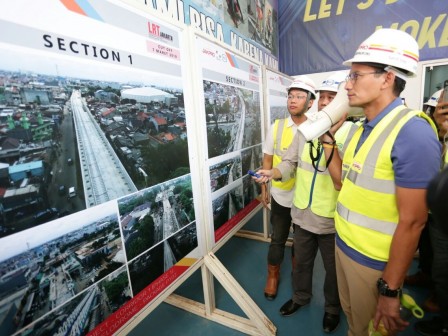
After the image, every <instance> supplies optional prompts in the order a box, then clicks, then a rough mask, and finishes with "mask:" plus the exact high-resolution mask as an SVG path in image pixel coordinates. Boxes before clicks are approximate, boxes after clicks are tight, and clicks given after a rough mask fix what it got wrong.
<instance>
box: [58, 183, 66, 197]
mask: <svg viewBox="0 0 448 336" xmlns="http://www.w3.org/2000/svg"><path fill="white" fill-rule="evenodd" d="M58 193H59V195H61V196H64V195H65V185H60V186H59V188H58Z"/></svg>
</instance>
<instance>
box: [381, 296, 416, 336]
mask: <svg viewBox="0 0 448 336" xmlns="http://www.w3.org/2000/svg"><path fill="white" fill-rule="evenodd" d="M380 321H382V322H383V324H384V327H385V328H386V329H387V331H388V332H389V335H395V334H396V333H397V332H398V331H402V330H404V329H405V328H406V327H407V326H408V325H409V322H407V321H404V320H402V319H401V317H400V298H398V297H396V298H390V297H387V296H383V295H380V296H379V297H378V304H377V306H376V314H375V319H374V321H373V326H374V328H375V329H377V328H378V325H379V323H380Z"/></svg>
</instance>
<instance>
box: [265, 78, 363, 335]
mask: <svg viewBox="0 0 448 336" xmlns="http://www.w3.org/2000/svg"><path fill="white" fill-rule="evenodd" d="M345 77H346V73H344V72H337V73H335V74H334V75H332V76H330V77H329V78H327V79H326V80H325V81H324V82H323V83H322V85H321V86H320V87H319V89H318V91H319V101H318V102H319V104H318V110H319V111H320V110H322V109H323V108H324V107H325V106H327V105H328V104H329V103H330V102H331V101H332V100H333V98H334V97H335V96H336V94H337V91H338V87H339V85H340V84H341V83H342V82H343V81H344V80H345ZM357 127H358V126H356V125H355V124H353V123H346V125H345V126H344V128H343V129H342V128H341V130H340V132H338V134H337V136H336V138H337V139H338V142H337V144H336V145H334V144H332V145H331V148H333V149H334V148H335V146H336V147H337V148H338V149H339V148H340V149H341V150H343V145H344V143H345V139H346V138H347V137H350V136H352V135H353V133H354V132H355V131H356V129H357ZM326 166H327V161H326V159H325V157H324V155H323V148H322V144H320V143H319V141H318V140H317V139H316V140H314V141H311V142H306V141H305V139H304V138H303V137H302V138H300V137H299V136H297V135H296V136H295V138H294V140H293V142H292V143H291V145H290V147H289V149H288V151H287V152H286V153H285V154H284V155H283V157H282V162H281V163H279V164H278V165H276V166H275V167H274V168H273V169H272V170H271V169H262V170H260V171H259V172H258V173H259V174H261V175H263V176H268V175H270V174H274V175H273V177H274V178H275V179H280V178H282V179H283V180H284V179H286V180H287V179H288V178H289V176H291V173H293V172H296V178H295V187H294V197H293V201H292V207H291V217H292V222H293V223H294V224H295V225H294V243H293V245H294V264H293V272H292V284H293V286H292V287H293V295H292V299H290V300H288V301H287V302H286V303H285V304H284V305H283V306H282V307H281V308H280V314H282V315H283V316H291V315H292V314H294V313H295V312H296V311H297V310H299V309H300V308H301V307H303V306H305V305H307V304H308V303H309V302H310V301H311V298H312V292H313V290H312V278H313V268H314V260H315V258H316V255H317V250H318V249H319V250H320V252H321V256H322V260H323V263H324V267H325V270H326V275H325V282H324V296H325V313H324V318H323V324H322V326H323V330H324V331H325V332H328V333H329V332H332V331H334V330H335V329H336V328H337V326H338V325H339V320H340V318H339V313H340V308H341V307H340V301H339V295H338V287H337V279H336V267H335V256H334V250H335V229H334V211H335V205H336V198H337V194H338V192H337V190H336V189H335V187H334V186H333V181H332V178H331V176H330V174H329V173H328V171H327V170H326ZM264 168H265V167H264ZM274 181H275V180H274ZM273 183H275V182H273ZM339 184H340V183H339Z"/></svg>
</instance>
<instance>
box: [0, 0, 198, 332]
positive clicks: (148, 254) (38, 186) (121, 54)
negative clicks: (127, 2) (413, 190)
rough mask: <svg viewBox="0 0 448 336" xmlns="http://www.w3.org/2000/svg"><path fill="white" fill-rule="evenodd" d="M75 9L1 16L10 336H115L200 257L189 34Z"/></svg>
mask: <svg viewBox="0 0 448 336" xmlns="http://www.w3.org/2000/svg"><path fill="white" fill-rule="evenodd" d="M74 4H75V3H74V2H73V1H66V0H61V1H54V0H47V1H38V2H29V1H25V0H17V1H14V2H3V3H2V4H1V5H0V29H1V31H2V32H4V33H2V34H0V121H1V124H2V132H1V135H0V141H1V150H0V190H1V198H0V203H1V210H0V214H1V216H0V221H1V223H0V229H1V230H0V234H1V237H0V334H1V335H5V336H6V335H12V334H17V335H41V334H42V335H43V334H51V335H58V334H61V335H62V334H68V333H71V334H76V335H86V334H92V335H93V334H95V335H110V334H112V333H114V332H116V331H117V330H118V329H119V328H120V327H122V326H123V325H124V324H125V323H126V322H127V321H128V320H129V319H130V318H131V317H133V316H134V315H135V314H136V313H137V312H139V311H140V310H141V309H143V308H144V307H145V306H146V305H147V304H148V303H150V302H151V301H152V300H154V299H155V298H156V297H157V296H158V295H159V294H160V293H162V292H163V291H164V290H165V289H166V288H167V287H168V286H169V285H170V284H172V283H173V282H174V281H175V280H176V279H177V278H178V277H179V276H180V275H181V274H183V273H184V272H185V271H186V270H187V269H188V268H189V267H190V266H191V265H193V264H194V263H195V262H197V260H198V257H199V256H200V253H199V250H200V248H199V244H198V234H197V222H196V213H195V206H194V204H193V203H194V202H193V199H194V197H193V189H194V187H193V186H192V178H191V173H190V160H191V154H190V153H189V147H190V146H189V138H188V134H187V124H188V123H189V120H190V118H191V117H190V115H191V111H190V110H188V106H187V105H188V104H185V101H186V100H188V98H186V97H184V93H185V92H186V91H185V87H186V85H185V78H186V77H187V76H186V75H185V68H186V66H185V65H184V63H185V57H184V53H185V45H184V42H183V41H182V34H181V30H180V29H179V28H175V27H173V26H169V25H167V24H165V23H163V22H161V21H159V20H158V19H154V18H150V17H149V16H147V15H146V14H144V13H143V12H137V10H135V9H133V8H129V9H126V8H124V7H123V4H121V3H119V2H114V1H110V2H106V1H102V4H101V6H102V7H101V8H102V11H103V12H105V13H106V12H107V13H115V14H117V15H116V16H114V15H112V16H105V17H104V18H101V17H95V18H93V17H91V16H88V15H84V14H83V13H82V12H80V11H79V10H76V7H75V6H74ZM98 6H100V5H99V4H98ZM37 13H38V15H36V14H37ZM92 13H93V12H90V14H92ZM118 14H119V15H118ZM105 18H107V19H111V18H114V19H113V20H111V21H110V22H109V21H107V20H106V19H105ZM130 22H132V25H129V24H128V23H130ZM125 23H127V27H126V28H124V27H123V25H124V24H125ZM6 32H7V33H6Z"/></svg>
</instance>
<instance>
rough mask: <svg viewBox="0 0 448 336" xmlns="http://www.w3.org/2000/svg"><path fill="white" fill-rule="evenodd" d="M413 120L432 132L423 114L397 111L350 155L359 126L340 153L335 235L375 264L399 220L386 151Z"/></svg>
mask: <svg viewBox="0 0 448 336" xmlns="http://www.w3.org/2000/svg"><path fill="white" fill-rule="evenodd" d="M414 116H420V117H422V118H425V119H426V120H427V121H428V122H429V123H430V125H431V126H432V127H433V129H434V131H435V128H434V124H433V123H432V121H431V120H430V119H429V118H428V117H427V116H426V114H424V113H423V112H419V111H411V110H410V109H407V108H403V107H402V106H401V107H397V108H396V109H394V110H392V111H391V112H390V113H389V114H387V115H386V116H385V117H384V118H383V119H382V120H381V121H380V122H379V123H378V125H376V126H375V128H374V129H373V130H372V132H371V134H370V135H369V137H368V138H367V139H366V141H365V143H363V144H362V145H361V147H360V148H359V150H358V152H357V153H356V155H355V154H354V153H355V149H356V146H357V143H358V141H359V139H360V136H361V133H362V129H363V128H362V127H361V128H360V129H359V130H358V131H357V132H356V133H355V135H354V136H353V139H352V140H351V141H350V144H349V145H348V147H347V151H346V152H345V154H344V159H343V187H342V189H341V192H340V194H339V198H338V204H337V210H336V214H335V223H336V230H337V232H338V235H339V236H340V237H341V239H342V240H343V241H344V242H345V243H346V244H347V245H348V246H350V247H351V248H353V249H355V250H356V251H358V252H360V253H362V254H364V255H366V256H368V257H369V258H372V259H375V260H380V261H387V260H388V258H389V248H390V244H391V241H392V236H393V234H394V232H395V229H396V226H397V223H398V220H399V216H398V209H397V205H396V195H395V182H394V172H393V166H392V162H391V160H390V155H391V152H392V147H393V144H394V143H395V139H396V137H397V135H398V133H399V131H400V130H401V128H402V127H403V125H405V124H406V123H407V122H408V121H409V120H410V119H411V118H412V117H414ZM366 200H368V201H367V202H366Z"/></svg>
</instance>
